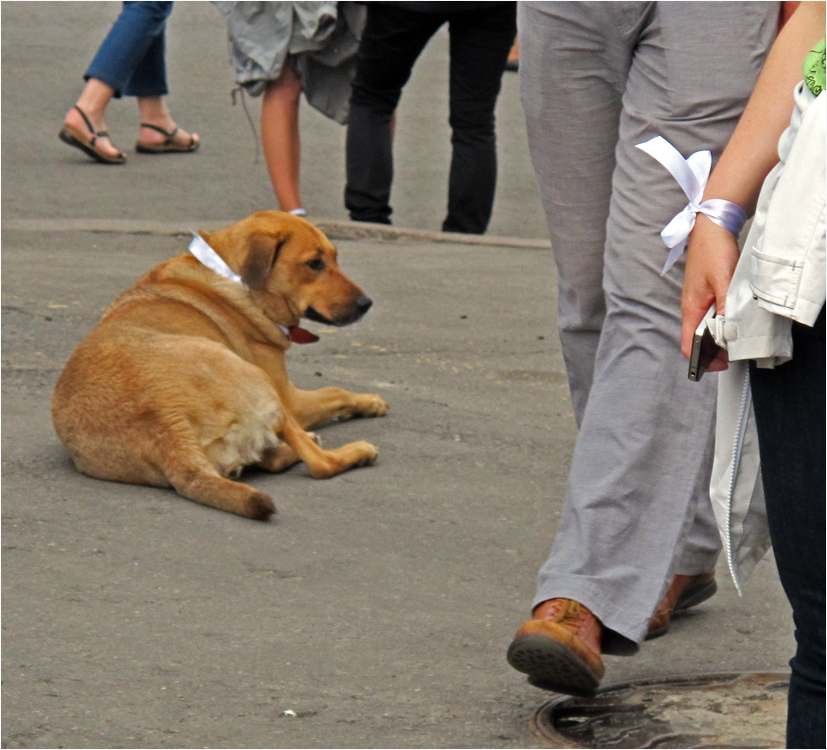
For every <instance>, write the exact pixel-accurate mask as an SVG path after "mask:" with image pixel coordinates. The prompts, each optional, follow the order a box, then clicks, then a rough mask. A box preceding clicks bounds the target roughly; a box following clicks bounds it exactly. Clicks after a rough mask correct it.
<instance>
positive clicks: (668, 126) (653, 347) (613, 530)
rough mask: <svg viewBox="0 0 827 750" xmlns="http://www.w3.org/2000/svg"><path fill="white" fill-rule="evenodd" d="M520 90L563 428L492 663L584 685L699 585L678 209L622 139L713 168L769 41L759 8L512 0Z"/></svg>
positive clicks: (703, 428)
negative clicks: (558, 500) (561, 383)
mask: <svg viewBox="0 0 827 750" xmlns="http://www.w3.org/2000/svg"><path fill="white" fill-rule="evenodd" d="M518 6H519V10H518V35H519V40H520V79H521V80H520V86H521V97H522V103H523V108H524V110H525V116H526V127H527V130H528V143H529V149H530V152H531V158H532V162H533V165H534V170H535V172H536V176H537V181H538V183H539V187H540V195H541V198H542V202H543V207H544V210H545V213H546V220H547V222H548V227H549V233H550V235H551V244H552V248H553V251H554V257H555V262H556V264H557V269H558V274H559V306H558V325H559V329H560V338H561V341H562V346H563V354H564V358H565V362H566V367H567V371H568V377H569V385H570V390H571V395H572V402H573V405H574V411H575V416H576V419H577V423H578V425H579V428H580V431H579V435H578V439H577V444H576V446H575V450H574V456H573V458H572V464H571V469H570V475H569V485H568V491H567V495H566V498H565V503H564V506H563V511H562V515H561V517H560V522H559V526H558V529H557V535H556V538H555V540H554V544H553V547H552V550H551V554H550V556H549V558H548V560H547V561H546V563H545V564H544V565H543V566H542V568H541V570H540V573H539V577H538V586H537V595H536V597H535V599H534V602H533V610H532V619H530V620H528V621H526V622H525V623H524V624H523V626H522V627H521V628H520V629H519V630H518V631H517V634H516V636H515V638H514V640H513V642H512V643H511V646H510V648H509V651H508V661H509V663H510V664H511V665H512V666H513V667H514V668H515V669H517V670H519V671H521V672H524V673H527V674H528V676H529V681H530V682H532V683H533V684H535V685H538V686H540V687H546V688H549V689H551V690H554V691H557V692H561V693H566V694H570V695H582V696H590V695H592V694H594V692H595V690H596V689H597V687H598V685H599V683H600V680H601V679H602V677H603V674H604V666H603V661H602V658H601V655H602V654H625V655H629V654H633V653H635V652H636V651H637V650H638V648H639V644H640V643H641V642H642V641H643V640H644V639H645V638H646V637H647V636H648V637H652V636H654V635H662V634H663V633H665V632H666V630H667V629H668V628H669V623H670V620H671V616H672V613H673V612H674V611H675V610H678V611H679V610H681V609H686V608H688V607H690V606H694V605H695V604H699V603H700V602H702V601H704V600H705V599H708V598H709V597H710V596H712V595H713V594H714V593H715V590H716V583H715V577H714V569H715V563H716V560H717V557H718V552H719V550H720V541H719V537H718V531H717V527H716V525H715V521H714V517H713V514H712V508H711V505H710V501H709V475H710V470H711V461H712V443H713V421H714V408H715V393H716V376H714V375H707V376H706V377H704V378H703V380H701V381H700V382H691V381H689V380H688V378H687V364H686V360H685V359H683V357H682V356H681V352H680V330H681V309H680V299H681V287H682V283H683V265H684V263H683V260H682V259H681V260H679V261H678V262H677V263H676V264H675V265H674V266H673V267H672V268H671V269H670V270H669V271H668V272H667V273H665V274H664V275H661V272H662V269H663V267H664V261H665V260H666V258H667V255H668V252H669V251H668V248H667V247H666V245H665V244H664V241H663V240H662V239H661V236H660V232H661V230H662V229H663V228H664V227H665V226H666V225H667V224H668V223H669V222H670V220H671V219H672V217H673V216H675V215H676V214H677V213H679V212H680V211H681V210H682V209H683V208H684V207H685V206H686V205H687V201H688V199H687V196H686V195H685V194H684V192H683V190H682V189H681V187H680V186H679V185H678V183H677V182H676V180H675V178H674V177H673V176H672V175H671V174H670V173H669V172H668V171H667V169H665V168H664V167H663V166H662V165H661V164H660V163H659V162H658V161H656V160H655V159H654V158H652V157H651V156H650V155H649V154H648V153H646V152H644V151H643V150H641V149H639V148H636V146H637V144H640V143H643V142H645V141H648V140H650V139H651V138H653V137H655V136H662V137H663V138H665V139H666V140H667V141H668V142H669V143H671V144H672V145H673V146H674V147H675V148H676V149H677V150H678V151H679V152H680V154H681V155H683V157H684V158H686V157H688V156H689V155H690V154H692V153H694V152H697V151H702V150H705V149H708V150H710V151H711V152H712V156H713V160H714V159H716V158H717V157H718V156H719V155H720V153H721V151H722V150H723V148H724V146H725V145H726V143H727V141H728V140H729V137H730V135H731V134H732V131H733V129H734V128H735V125H736V123H737V122H738V119H739V117H740V115H741V113H742V111H743V109H744V106H745V105H746V102H747V99H748V98H749V95H750V93H751V92H752V89H753V87H754V85H755V82H756V79H757V77H758V74H759V72H760V70H761V67H762V64H763V61H764V58H765V55H766V53H767V52H768V50H769V48H770V45H771V44H772V41H773V39H774V37H775V34H776V31H777V25H778V17H779V3H776V2H721V3H704V2H611V3H609V2H547V3H542V2H522V3H519V4H518Z"/></svg>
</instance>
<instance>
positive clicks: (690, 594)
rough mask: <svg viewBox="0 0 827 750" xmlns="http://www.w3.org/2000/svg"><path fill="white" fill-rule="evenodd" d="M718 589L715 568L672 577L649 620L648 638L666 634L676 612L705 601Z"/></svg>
mask: <svg viewBox="0 0 827 750" xmlns="http://www.w3.org/2000/svg"><path fill="white" fill-rule="evenodd" d="M717 590H718V584H717V583H715V571H714V570H710V571H708V572H706V573H699V574H698V575H694V576H685V575H680V574H678V575H676V576H675V577H674V578H673V579H672V585H671V586H670V587H669V589H668V590H667V592H666V594H665V595H664V597H663V599H661V600H660V604H658V608H657V609H656V610H655V614H654V616H653V617H652V619H651V620H649V632H647V633H646V640H647V641H648V640H651V639H652V638H657V637H658V636H661V635H666V633H667V632H668V630H669V626H670V625H671V624H672V615H673V614H674V613H675V612H682V611H683V610H685V609H689V608H690V607H694V606H695V605H696V604H700V603H701V602H705V601H706V600H707V599H709V597H711V596H712V595H713V594H714V593H715V592H716V591H717Z"/></svg>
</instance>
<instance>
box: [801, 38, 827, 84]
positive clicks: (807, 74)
mask: <svg viewBox="0 0 827 750" xmlns="http://www.w3.org/2000/svg"><path fill="white" fill-rule="evenodd" d="M804 82H805V83H806V84H807V88H808V89H810V91H812V92H813V96H818V95H819V94H820V93H821V92H822V91H824V89H825V88H827V84H825V81H824V39H822V40H821V41H820V42H819V43H818V44H817V45H816V46H815V48H814V49H813V50H812V52H810V54H809V55H807V57H806V58H805V60H804Z"/></svg>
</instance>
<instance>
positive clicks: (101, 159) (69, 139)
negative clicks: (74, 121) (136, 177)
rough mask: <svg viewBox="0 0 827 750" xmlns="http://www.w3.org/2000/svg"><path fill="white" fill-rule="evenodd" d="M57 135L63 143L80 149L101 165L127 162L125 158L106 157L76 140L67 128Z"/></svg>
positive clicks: (92, 147)
mask: <svg viewBox="0 0 827 750" xmlns="http://www.w3.org/2000/svg"><path fill="white" fill-rule="evenodd" d="M57 135H58V138H60V140H61V141H63V142H64V143H68V144H69V145H70V146H74V147H75V148H77V149H80V150H81V151H83V153H84V154H86V155H87V156H91V157H92V158H93V159H94V160H95V161H96V162H98V163H99V164H124V163H125V162H126V158H125V157H120V156H112V157H109V156H106V155H105V154H103V153H102V152H100V151H98V150H97V149H95V147H94V146H90V145H89V144H88V143H84V142H83V141H81V140H80V139H79V138H76V137H75V136H74V135H72V133H70V132H69V130H67V129H66V128H64V129H63V130H61V131H60V132H59V133H58V134H57Z"/></svg>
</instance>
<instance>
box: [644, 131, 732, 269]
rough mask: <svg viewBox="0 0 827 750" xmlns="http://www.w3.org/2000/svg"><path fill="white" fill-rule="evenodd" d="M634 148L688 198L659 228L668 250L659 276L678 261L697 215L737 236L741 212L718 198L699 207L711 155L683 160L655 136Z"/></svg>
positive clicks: (708, 171) (699, 153)
mask: <svg viewBox="0 0 827 750" xmlns="http://www.w3.org/2000/svg"><path fill="white" fill-rule="evenodd" d="M637 148H639V149H641V150H642V151H645V152H646V153H647V154H649V156H651V157H653V158H655V159H657V160H658V161H659V162H660V163H661V164H662V165H663V166H664V167H666V169H667V170H668V171H669V173H670V174H671V175H672V176H673V177H674V178H675V179H676V180H677V181H678V184H679V185H680V186H681V189H682V190H683V192H684V193H685V194H686V197H687V198H689V204H688V205H687V206H686V207H685V208H684V209H683V210H682V211H680V212H679V213H677V214H675V216H674V217H673V218H672V220H671V221H670V222H669V223H668V224H667V225H666V226H665V227H664V228H663V231H662V232H661V233H660V236H661V237H662V238H663V241H664V242H665V243H666V246H667V247H668V248H669V257H668V258H667V259H666V264H665V265H664V266H663V270H662V271H661V276H663V274H665V273H666V272H667V271H668V270H669V269H670V268H671V267H672V266H673V265H675V262H676V261H677V260H678V258H680V256H681V253H683V251H684V249H685V248H686V240H687V238H688V237H689V233H690V232H691V231H692V227H694V226H695V217H696V216H697V214H698V212H700V213H702V214H704V216H707V217H709V218H710V219H711V220H712V221H714V222H715V223H716V224H718V225H719V226H722V227H723V228H724V229H726V230H727V231H729V232H731V233H732V234H734V235H735V236H736V237H737V236H738V234H740V232H741V229H742V227H743V226H744V222H745V221H746V220H747V215H746V212H745V211H744V209H742V208H741V207H740V206H739V205H737V204H735V203H732V202H731V201H727V200H723V199H722V198H710V199H709V200H706V201H704V202H703V203H701V199H702V198H703V195H704V190H705V189H706V182H707V180H708V179H709V173H710V171H711V169H712V153H711V152H710V151H696V152H695V153H694V154H692V155H691V156H690V157H689V158H687V159H684V158H683V156H681V154H680V151H678V149H676V148H675V147H674V146H673V145H672V144H671V143H669V141H667V140H666V139H665V138H664V137H663V136H660V135H658V136H655V137H654V138H652V139H650V140H648V141H646V142H645V143H638V144H637Z"/></svg>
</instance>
